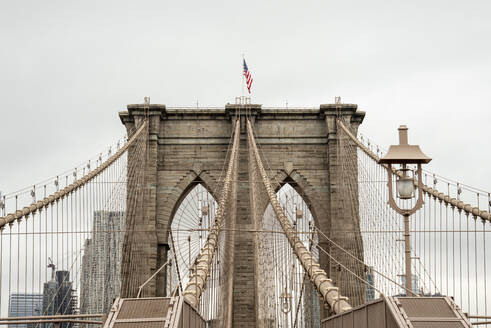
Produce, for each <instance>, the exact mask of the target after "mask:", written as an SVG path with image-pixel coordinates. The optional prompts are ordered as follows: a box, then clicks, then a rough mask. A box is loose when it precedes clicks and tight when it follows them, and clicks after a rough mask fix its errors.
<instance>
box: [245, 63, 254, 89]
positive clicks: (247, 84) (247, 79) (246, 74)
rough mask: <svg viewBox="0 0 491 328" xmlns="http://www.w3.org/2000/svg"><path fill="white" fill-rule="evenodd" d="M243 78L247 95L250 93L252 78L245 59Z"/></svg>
mask: <svg viewBox="0 0 491 328" xmlns="http://www.w3.org/2000/svg"><path fill="white" fill-rule="evenodd" d="M244 76H245V79H246V81H245V82H246V86H247V91H249V93H251V87H252V81H253V78H252V75H251V73H250V72H249V69H248V68H247V64H246V61H245V59H244Z"/></svg>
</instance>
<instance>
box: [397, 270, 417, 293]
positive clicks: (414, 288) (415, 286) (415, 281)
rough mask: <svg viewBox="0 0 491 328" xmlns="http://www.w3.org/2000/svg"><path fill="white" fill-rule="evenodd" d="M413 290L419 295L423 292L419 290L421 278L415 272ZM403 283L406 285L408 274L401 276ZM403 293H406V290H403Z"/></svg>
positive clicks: (412, 280)
mask: <svg viewBox="0 0 491 328" xmlns="http://www.w3.org/2000/svg"><path fill="white" fill-rule="evenodd" d="M411 278H412V279H411V291H412V292H413V294H415V295H418V294H421V291H420V290H419V278H418V276H417V275H415V274H413V275H411ZM401 285H402V286H406V276H404V275H402V276H401ZM401 294H402V295H406V290H404V289H403V290H402V291H401Z"/></svg>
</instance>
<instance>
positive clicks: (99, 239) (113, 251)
mask: <svg viewBox="0 0 491 328" xmlns="http://www.w3.org/2000/svg"><path fill="white" fill-rule="evenodd" d="M124 229H125V215H124V212H118V211H95V212H94V218H93V228H92V235H91V238H90V239H86V240H85V248H84V255H83V257H82V272H81V282H80V286H81V293H80V313H108V312H109V310H110V309H111V306H112V304H113V302H114V299H115V298H116V297H118V296H119V289H120V287H121V257H122V247H123V240H124Z"/></svg>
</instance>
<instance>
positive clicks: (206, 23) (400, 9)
mask: <svg viewBox="0 0 491 328" xmlns="http://www.w3.org/2000/svg"><path fill="white" fill-rule="evenodd" d="M489 17H491V1H488V0H482V1H477V0H469V1H454V0H445V1H440V0H425V1H420V0H413V1H407V0H405V1H397V0H391V1H387V0H385V1H382V0H372V1H362V0H360V1H353V0H351V1H346V0H343V1H339V0H338V1H331V0H327V1H326V0H324V1H318V2H317V1H316V2H314V1H285V0H283V1H241V2H235V1H196V2H189V1H123V0H118V1H92V0H85V1H67V0H63V1H37V0H36V1H22V0H19V1H2V3H1V4H0V41H1V44H0V47H1V48H0V49H1V50H0V99H1V106H2V107H1V116H0V190H2V191H4V192H7V191H13V190H15V189H18V188H20V187H24V186H26V185H30V184H32V183H34V182H38V181H40V180H43V179H45V178H47V177H51V176H53V175H56V174H57V173H59V172H61V171H65V170H67V169H70V168H71V167H73V166H74V165H76V164H79V163H81V162H83V161H85V160H86V159H87V158H89V157H90V156H92V155H94V154H96V153H98V152H99V151H100V150H102V149H104V148H105V147H106V146H107V145H109V144H110V143H112V142H113V141H115V140H116V139H117V138H118V137H120V136H121V135H122V134H123V133H124V129H123V128H122V125H121V123H120V121H119V118H118V115H117V112H118V111H120V110H123V109H125V106H126V104H128V103H140V102H142V101H143V97H144V96H150V97H151V101H152V102H153V103H162V104H167V105H168V106H194V105H196V102H197V101H198V102H199V105H200V106H223V105H224V104H225V103H227V102H233V100H234V97H235V96H239V95H240V93H241V89H242V88H241V83H242V79H241V58H242V53H245V56H246V59H247V62H248V64H249V68H250V70H251V72H252V74H253V76H254V85H253V96H252V101H253V102H254V103H259V104H263V105H264V106H282V105H284V104H285V102H286V101H288V104H289V105H290V106H318V105H319V104H321V103H332V102H333V100H334V97H335V96H341V97H342V100H343V102H350V103H356V104H358V105H359V108H360V109H362V110H365V111H366V112H367V116H366V119H365V122H364V123H363V125H362V128H361V130H362V132H363V133H364V134H366V135H368V136H370V138H371V139H373V140H374V141H375V142H377V143H379V144H381V145H383V146H388V145H389V144H391V143H395V142H396V141H397V130H396V129H397V127H398V125H399V124H408V125H409V128H410V130H409V138H410V139H409V140H410V143H419V144H420V145H421V147H422V149H423V151H424V152H426V153H427V154H428V155H429V156H430V157H432V158H433V162H432V164H431V165H430V167H429V169H431V170H433V171H436V172H438V173H439V174H441V175H443V176H446V177H449V178H453V179H456V180H459V181H462V182H464V183H467V184H469V185H473V186H475V187H480V188H483V189H486V190H491V174H490V173H489V169H490V165H489V163H490V162H491V151H490V149H489V140H490V129H489V126H490V123H491V114H490V110H491V105H490V104H491V92H490V87H491V42H490V35H491V20H490V19H489Z"/></svg>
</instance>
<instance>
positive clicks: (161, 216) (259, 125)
mask: <svg viewBox="0 0 491 328" xmlns="http://www.w3.org/2000/svg"><path fill="white" fill-rule="evenodd" d="M246 113H247V114H248V115H249V116H250V117H251V119H252V121H253V122H254V123H253V124H254V130H255V133H256V135H257V142H258V143H259V144H260V145H261V147H262V150H263V156H265V158H264V161H265V162H267V163H268V165H267V167H266V169H267V170H268V175H269V177H270V178H271V181H272V182H275V181H279V182H280V183H279V184H278V183H276V186H275V187H276V188H277V189H279V188H280V187H281V185H282V184H284V183H290V184H291V185H292V186H293V187H294V188H295V189H296V190H297V192H298V193H299V194H300V195H301V196H302V197H303V198H304V200H305V201H306V203H307V205H308V206H309V209H310V211H311V212H312V214H313V216H314V219H315V221H316V225H317V226H318V227H319V228H320V229H321V230H322V231H323V233H325V234H326V235H327V236H330V237H331V238H332V239H333V240H334V241H336V242H337V243H339V244H341V245H344V246H345V247H346V248H348V249H350V250H351V251H353V252H354V253H356V254H359V256H360V257H361V256H362V254H363V249H362V245H361V243H360V242H358V243H353V242H352V241H349V240H347V239H346V238H340V234H339V233H332V232H333V231H339V230H343V231H352V232H353V234H352V236H354V237H356V238H355V239H357V240H361V237H360V234H359V226H358V222H359V217H358V211H357V210H356V215H352V211H350V210H348V207H350V206H353V204H358V193H357V190H355V191H354V192H352V193H351V194H346V193H343V192H341V190H342V188H341V186H342V185H343V181H342V177H340V176H339V174H338V172H339V167H340V165H341V163H340V161H341V159H340V158H339V156H338V154H339V149H337V147H338V144H339V143H338V140H337V139H338V137H339V134H338V129H337V126H336V119H337V118H342V119H343V120H344V121H345V122H347V123H348V125H349V126H350V128H351V130H352V131H353V132H355V133H356V131H357V129H358V126H359V124H360V123H361V122H362V121H363V118H364V116H365V113H364V112H360V111H357V105H353V104H328V105H320V106H319V107H318V108H312V109H304V108H282V109H268V108H262V106H261V105H254V104H248V105H230V104H227V105H226V106H225V107H222V108H199V109H179V108H167V107H166V106H165V105H158V104H145V105H128V110H127V111H124V112H120V113H119V116H120V118H121V121H122V122H123V124H124V125H125V126H126V128H127V130H128V131H129V133H130V132H131V131H134V128H135V125H137V124H138V123H139V122H140V121H141V120H142V119H143V118H144V116H145V115H146V116H148V118H149V122H150V124H149V131H148V144H147V159H146V163H145V171H144V175H145V179H144V183H145V186H144V188H145V193H144V194H145V195H144V209H143V210H142V211H143V213H133V214H131V213H127V216H129V215H134V216H135V220H136V221H137V224H138V225H140V226H142V227H145V228H148V229H146V230H148V231H150V232H145V233H141V234H139V235H138V238H137V239H135V240H133V243H135V245H133V247H137V248H138V249H140V253H139V261H140V269H139V270H138V272H132V271H130V270H129V269H128V266H129V264H128V263H124V262H123V269H122V275H123V277H122V279H123V288H122V291H121V295H122V297H134V296H135V295H136V290H134V289H131V288H125V287H124V286H125V281H129V280H131V279H135V275H140V277H136V278H137V280H138V281H144V280H145V279H146V278H148V277H149V276H150V275H151V274H152V273H153V272H154V271H155V270H156V268H159V267H160V266H161V265H162V264H163V263H165V262H166V261H167V252H168V250H169V242H168V240H167V238H168V233H169V228H170V224H171V221H172V219H173V214H174V212H175V211H176V209H177V207H178V206H179V204H180V200H182V198H183V195H185V194H186V192H187V191H188V190H189V188H190V186H192V185H193V184H195V183H196V182H200V183H203V184H205V185H206V186H207V187H208V188H209V190H216V189H215V186H216V185H217V183H218V181H217V180H218V179H219V176H220V173H221V171H222V166H223V161H224V158H225V157H226V153H227V149H228V145H229V141H230V136H231V134H232V128H233V126H232V120H233V118H235V117H236V115H239V114H241V115H244V114H246ZM241 117H242V120H241V141H240V155H239V156H240V157H239V163H240V164H239V179H238V180H239V184H238V196H237V198H238V199H237V217H236V228H237V229H252V228H253V226H254V222H253V221H254V217H256V216H257V215H263V214H262V213H251V208H252V207H251V204H250V203H251V197H250V196H249V195H250V184H249V183H248V182H245V181H249V180H252V179H251V178H250V177H249V166H248V161H249V159H248V150H247V133H246V129H245V120H244V116H241ZM354 156H356V155H354ZM353 174H355V175H356V174H357V172H353ZM213 196H214V197H215V198H216V199H218V195H213ZM264 197H265V196H264ZM260 201H261V202H262V203H263V204H264V209H265V206H266V205H267V203H266V199H265V198H264V199H263V200H260ZM356 206H357V205H356ZM255 207H256V208H257V207H258V206H255ZM320 245H321V246H322V247H324V248H325V249H329V247H330V245H328V243H327V242H325V241H321V243H320ZM234 252H235V253H234V287H233V288H234V290H233V321H234V327H254V326H256V296H255V295H256V294H255V292H256V288H257V286H256V285H255V281H256V279H255V271H254V266H255V260H254V259H255V257H254V237H253V234H252V233H241V234H237V235H236V237H235V250H234ZM320 263H321V265H322V266H323V268H324V269H325V270H326V272H328V273H330V272H333V271H334V267H333V266H331V265H330V261H329V260H328V257H327V256H321V257H320ZM332 278H333V279H334V280H335V282H336V283H337V284H338V285H339V286H340V287H341V291H342V293H343V294H344V295H348V296H349V297H351V298H363V297H364V291H362V290H359V291H357V292H356V293H357V295H349V293H348V292H344V291H343V281H342V280H343V279H342V277H341V278H340V277H338V278H337V280H338V281H336V277H334V276H333V277H332ZM165 288H166V278H165V272H162V273H161V274H160V275H159V276H158V279H156V281H152V283H151V284H149V285H148V288H146V290H145V291H146V295H155V296H164V295H165V292H166V291H165Z"/></svg>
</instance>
